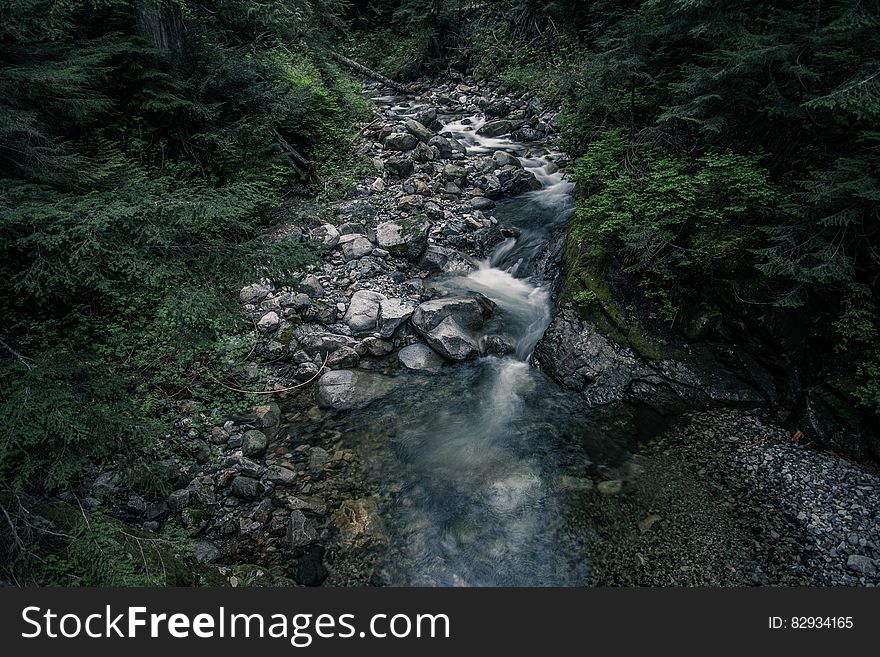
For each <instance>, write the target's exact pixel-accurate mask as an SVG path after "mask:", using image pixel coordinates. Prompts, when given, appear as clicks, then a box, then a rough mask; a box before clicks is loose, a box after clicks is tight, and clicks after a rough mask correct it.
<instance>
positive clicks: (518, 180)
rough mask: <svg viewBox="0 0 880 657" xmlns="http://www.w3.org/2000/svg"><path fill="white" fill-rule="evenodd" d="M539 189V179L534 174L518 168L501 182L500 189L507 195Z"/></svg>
mask: <svg viewBox="0 0 880 657" xmlns="http://www.w3.org/2000/svg"><path fill="white" fill-rule="evenodd" d="M536 189H541V181H540V180H538V179H537V178H535V174H533V173H532V172H531V171H526V170H525V169H518V170H516V171H514V172H513V174H512V175H511V176H510V177H509V178H507V179H506V180H504V181H502V182H501V191H502V192H503V193H504V194H507V195H509V196H516V195H517V194H523V193H524V192H531V191H534V190H536Z"/></svg>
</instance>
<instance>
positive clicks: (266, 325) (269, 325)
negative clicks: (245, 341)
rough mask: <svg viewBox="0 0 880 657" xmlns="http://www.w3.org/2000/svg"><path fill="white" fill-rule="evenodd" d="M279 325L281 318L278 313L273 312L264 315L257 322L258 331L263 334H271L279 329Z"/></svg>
mask: <svg viewBox="0 0 880 657" xmlns="http://www.w3.org/2000/svg"><path fill="white" fill-rule="evenodd" d="M279 324H281V318H279V317H278V313H276V312H275V311H271V312H268V313H266V314H265V315H263V316H262V317H261V318H260V321H258V322H257V330H259V331H261V332H262V333H271V332H272V331H274V330H275V329H277V328H278V326H279Z"/></svg>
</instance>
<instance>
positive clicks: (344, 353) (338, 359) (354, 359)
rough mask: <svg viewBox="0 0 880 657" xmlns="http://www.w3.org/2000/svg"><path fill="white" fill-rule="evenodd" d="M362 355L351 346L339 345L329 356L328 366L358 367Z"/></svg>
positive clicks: (339, 367) (335, 367)
mask: <svg viewBox="0 0 880 657" xmlns="http://www.w3.org/2000/svg"><path fill="white" fill-rule="evenodd" d="M360 359H361V357H360V356H358V353H357V352H356V351H355V350H354V349H352V348H351V347H339V349H337V350H336V351H334V352H333V353H332V354H330V355H329V356H328V357H327V367H330V368H332V369H334V370H335V369H347V368H349V367H357V366H358V363H359V362H360Z"/></svg>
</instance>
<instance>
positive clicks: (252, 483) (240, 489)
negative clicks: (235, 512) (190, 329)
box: [229, 475, 265, 502]
mask: <svg viewBox="0 0 880 657" xmlns="http://www.w3.org/2000/svg"><path fill="white" fill-rule="evenodd" d="M229 492H231V493H232V494H233V495H235V496H236V497H237V498H239V499H240V500H247V501H250V502H252V501H255V500H258V499H260V498H261V497H262V496H263V493H264V492H265V489H264V488H263V484H261V483H260V481H259V480H257V479H254V478H252V477H246V476H244V475H238V476H237V477H236V478H235V479H233V480H232V484H231V485H230V486H229Z"/></svg>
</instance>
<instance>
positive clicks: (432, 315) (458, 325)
mask: <svg viewBox="0 0 880 657" xmlns="http://www.w3.org/2000/svg"><path fill="white" fill-rule="evenodd" d="M493 309H494V304H493V303H492V302H491V301H489V300H488V299H486V298H485V297H447V298H444V299H435V300H433V301H426V302H425V303H423V304H421V305H420V306H419V307H418V308H416V310H415V311H414V312H413V315H412V318H411V321H412V325H413V326H414V327H415V329H416V330H417V331H418V332H419V333H420V334H421V335H422V337H423V338H425V340H426V341H427V343H428V344H429V345H430V346H431V347H432V348H433V349H434V350H435V351H436V352H438V353H439V354H440V355H442V356H444V357H445V358H448V359H450V360H468V359H471V358H476V357H477V356H478V355H479V349H478V347H477V343H476V340H475V335H474V332H475V331H477V330H479V329H480V328H482V326H483V323H484V321H485V320H486V318H487V317H489V316H490V315H491V313H492V310H493Z"/></svg>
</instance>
